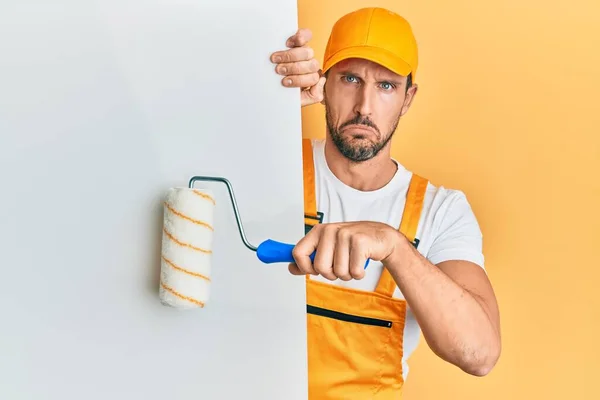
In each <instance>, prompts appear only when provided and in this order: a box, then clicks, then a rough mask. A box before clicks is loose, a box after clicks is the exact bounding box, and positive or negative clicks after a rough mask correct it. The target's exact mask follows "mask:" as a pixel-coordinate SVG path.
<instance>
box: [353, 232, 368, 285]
mask: <svg viewBox="0 0 600 400" xmlns="http://www.w3.org/2000/svg"><path fill="white" fill-rule="evenodd" d="M365 244H366V240H365V239H364V237H362V236H361V235H359V234H356V235H353V236H352V237H351V238H350V257H349V260H348V264H349V268H350V274H351V275H352V277H353V278H354V279H357V280H360V279H362V278H364V276H365V263H366V262H367V258H368V256H365V254H366V252H367V249H366V248H365Z"/></svg>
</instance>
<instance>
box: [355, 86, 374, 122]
mask: <svg viewBox="0 0 600 400" xmlns="http://www.w3.org/2000/svg"><path fill="white" fill-rule="evenodd" d="M374 95H375V93H374V90H373V88H371V87H369V86H368V85H362V86H361V87H360V88H359V89H358V90H357V93H356V105H355V106H354V112H355V113H357V114H359V115H362V116H366V117H368V116H370V115H371V112H372V107H373V96H374Z"/></svg>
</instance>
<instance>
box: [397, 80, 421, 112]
mask: <svg viewBox="0 0 600 400" xmlns="http://www.w3.org/2000/svg"><path fill="white" fill-rule="evenodd" d="M418 90H419V85H417V84H416V83H413V84H412V85H411V87H410V88H408V90H407V91H406V95H405V96H404V105H403V106H402V111H401V113H400V116H403V115H404V114H406V113H407V112H408V109H409V108H410V106H411V105H412V102H413V100H414V98H415V96H416V95H417V91H418Z"/></svg>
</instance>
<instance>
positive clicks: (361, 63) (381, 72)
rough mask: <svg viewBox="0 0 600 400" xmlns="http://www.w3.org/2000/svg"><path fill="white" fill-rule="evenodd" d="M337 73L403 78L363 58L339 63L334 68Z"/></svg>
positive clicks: (349, 59)
mask: <svg viewBox="0 0 600 400" xmlns="http://www.w3.org/2000/svg"><path fill="white" fill-rule="evenodd" d="M333 68H334V69H336V70H337V71H345V72H354V73H357V74H369V75H375V76H377V77H380V78H387V79H393V80H397V81H399V80H402V79H403V78H404V77H403V76H401V75H398V74H397V73H395V72H392V71H390V70H389V69H387V68H386V67H384V66H383V65H380V64H377V63H375V62H373V61H370V60H366V59H363V58H348V59H345V60H342V61H340V62H339V63H337V64H336V65H335V66H334V67H333Z"/></svg>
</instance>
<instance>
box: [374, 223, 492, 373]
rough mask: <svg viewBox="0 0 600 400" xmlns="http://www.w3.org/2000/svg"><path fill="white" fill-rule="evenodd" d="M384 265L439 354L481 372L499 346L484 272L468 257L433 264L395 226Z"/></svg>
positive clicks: (468, 371) (489, 363) (424, 334)
mask: <svg viewBox="0 0 600 400" xmlns="http://www.w3.org/2000/svg"><path fill="white" fill-rule="evenodd" d="M393 232H394V235H395V236H396V238H395V241H394V242H395V243H396V245H395V246H394V250H393V252H392V253H391V254H390V255H389V256H388V257H387V258H386V259H385V260H384V265H385V266H386V268H387V269H388V270H389V272H390V275H391V276H392V277H393V278H394V281H395V282H396V284H397V285H398V287H399V288H400V290H401V291H402V294H403V295H404V297H405V299H406V301H407V303H408V304H409V305H410V308H411V310H412V311H413V313H414V314H415V317H416V319H417V321H418V322H419V325H420V326H421V329H422V331H423V336H424V337H425V340H426V341H427V344H428V345H429V346H430V348H431V349H432V351H433V352H434V353H436V354H437V355H438V356H439V357H440V358H442V359H444V360H446V361H448V362H450V363H452V364H454V365H456V366H457V367H459V368H461V369H462V370H463V371H465V372H467V373H469V374H472V375H476V376H484V375H487V374H488V373H489V372H490V371H491V369H492V368H493V367H494V365H495V364H496V362H497V360H498V358H499V356H500V350H501V339H500V321H499V312H498V305H497V302H496V298H495V295H494V292H493V289H492V286H491V284H490V281H489V280H488V277H487V275H486V273H485V271H484V270H483V269H482V268H481V267H480V266H479V265H476V264H475V263H472V262H470V261H460V260H456V261H455V260H448V261H444V262H441V263H439V264H438V265H434V264H432V263H431V262H429V261H428V260H427V259H426V258H425V257H423V256H422V255H421V254H420V253H419V252H418V251H417V250H416V249H415V248H414V247H413V245H412V244H411V243H409V241H408V240H407V239H406V237H404V235H402V234H401V233H400V232H398V231H393Z"/></svg>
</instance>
